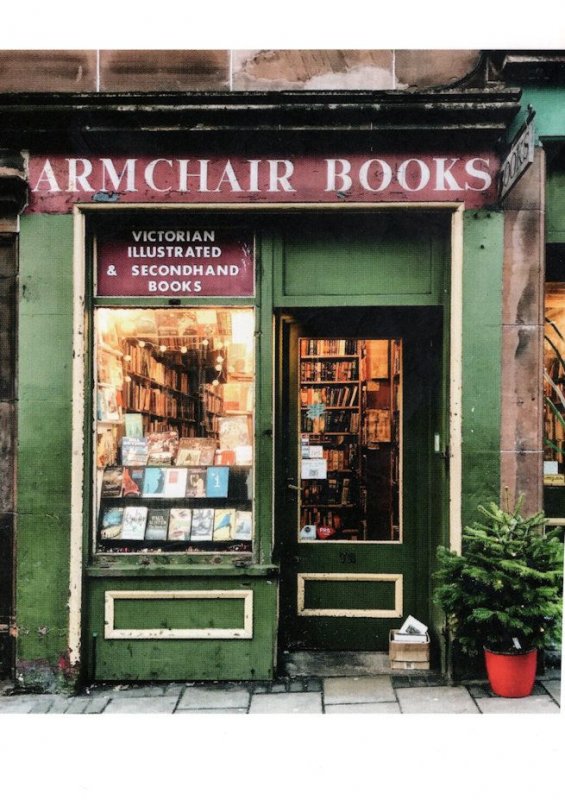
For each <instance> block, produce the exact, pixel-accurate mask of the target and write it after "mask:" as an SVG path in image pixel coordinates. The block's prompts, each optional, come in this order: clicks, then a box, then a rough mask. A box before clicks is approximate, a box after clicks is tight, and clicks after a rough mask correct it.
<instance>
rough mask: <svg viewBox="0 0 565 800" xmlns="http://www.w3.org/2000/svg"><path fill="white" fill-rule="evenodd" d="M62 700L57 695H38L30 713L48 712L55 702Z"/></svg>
mask: <svg viewBox="0 0 565 800" xmlns="http://www.w3.org/2000/svg"><path fill="white" fill-rule="evenodd" d="M58 700H60V698H57V697H56V696H55V695H43V696H41V697H39V698H37V697H36V699H35V703H34V704H33V706H32V707H31V709H30V711H29V713H30V714H47V713H48V712H49V711H50V710H51V708H52V706H53V704H54V703H55V702H57V701H58Z"/></svg>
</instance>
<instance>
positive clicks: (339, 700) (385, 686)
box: [324, 675, 396, 706]
mask: <svg viewBox="0 0 565 800" xmlns="http://www.w3.org/2000/svg"><path fill="white" fill-rule="evenodd" d="M394 701H396V697H395V694H394V690H393V688H392V682H391V680H390V678H389V676H388V675H375V676H374V677H372V678H369V677H354V678H326V679H325V680H324V705H326V706H328V705H333V704H334V703H336V704H344V703H385V702H394Z"/></svg>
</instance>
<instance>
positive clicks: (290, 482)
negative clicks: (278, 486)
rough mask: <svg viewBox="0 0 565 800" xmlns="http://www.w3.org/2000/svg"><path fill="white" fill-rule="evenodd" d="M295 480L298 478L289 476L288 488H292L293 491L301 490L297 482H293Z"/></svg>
mask: <svg viewBox="0 0 565 800" xmlns="http://www.w3.org/2000/svg"><path fill="white" fill-rule="evenodd" d="M293 480H296V478H289V479H288V481H287V482H286V488H287V489H292V491H293V492H299V491H300V486H297V485H296V484H295V483H293V482H292V481H293Z"/></svg>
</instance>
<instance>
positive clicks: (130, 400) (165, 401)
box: [122, 380, 196, 420]
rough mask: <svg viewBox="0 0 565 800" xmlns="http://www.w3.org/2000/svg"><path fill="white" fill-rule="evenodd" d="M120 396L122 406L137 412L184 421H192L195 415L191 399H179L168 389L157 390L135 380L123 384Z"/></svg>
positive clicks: (194, 406) (193, 402) (193, 403)
mask: <svg viewBox="0 0 565 800" xmlns="http://www.w3.org/2000/svg"><path fill="white" fill-rule="evenodd" d="M122 394H123V401H124V405H125V406H126V407H127V408H130V409H132V410H134V411H137V412H145V413H150V414H157V415H158V416H160V417H178V418H179V419H186V420H191V419H194V415H195V413H196V404H195V401H194V400H193V399H192V398H190V397H188V396H185V397H182V398H181V397H179V396H178V395H177V394H174V393H172V392H170V391H169V390H168V389H158V388H156V387H154V386H150V385H147V384H144V383H140V382H138V381H135V380H133V381H130V382H126V383H124V387H123V390H122Z"/></svg>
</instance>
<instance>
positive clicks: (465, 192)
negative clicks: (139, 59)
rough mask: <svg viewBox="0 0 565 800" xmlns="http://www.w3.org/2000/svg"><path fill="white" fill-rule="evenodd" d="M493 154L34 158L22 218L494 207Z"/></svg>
mask: <svg viewBox="0 0 565 800" xmlns="http://www.w3.org/2000/svg"><path fill="white" fill-rule="evenodd" d="M499 166H500V162H499V159H498V158H497V156H496V155H495V154H494V153H493V152H489V151H486V152H467V153H461V152H436V153H425V154H422V153H414V152H412V153H410V152H403V153H364V154H361V155H360V154H358V153H357V154H342V153H340V154H339V155H333V154H332V155H331V156H320V155H297V156H283V157H281V156H276V157H275V156H269V157H267V156H265V157H262V158H244V157H242V156H240V155H227V156H221V157H220V156H216V155H214V156H208V157H198V158H194V157H186V158H185V157H183V158H179V157H176V156H175V157H172V156H165V157H159V158H157V157H151V156H146V155H145V156H143V155H140V156H135V157H119V156H98V155H97V156H94V155H90V156H88V157H82V156H81V157H79V156H72V157H66V156H60V155H32V156H30V158H29V164H28V178H29V188H30V202H29V205H28V208H27V212H28V213H34V212H42V213H58V214H61V213H62V214H64V213H70V212H72V209H73V206H74V205H75V204H76V203H115V204H116V205H119V204H121V203H136V204H139V203H159V204H167V203H203V202H205V203H207V204H210V203H214V204H215V203H230V204H231V203H260V204H268V203H336V204H338V203H339V204H343V203H391V202H392V203H421V202H442V203H446V202H448V203H453V202H456V203H465V205H466V207H467V208H481V207H484V206H486V205H490V204H493V203H496V201H497V185H496V176H497V174H498V169H499Z"/></svg>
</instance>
